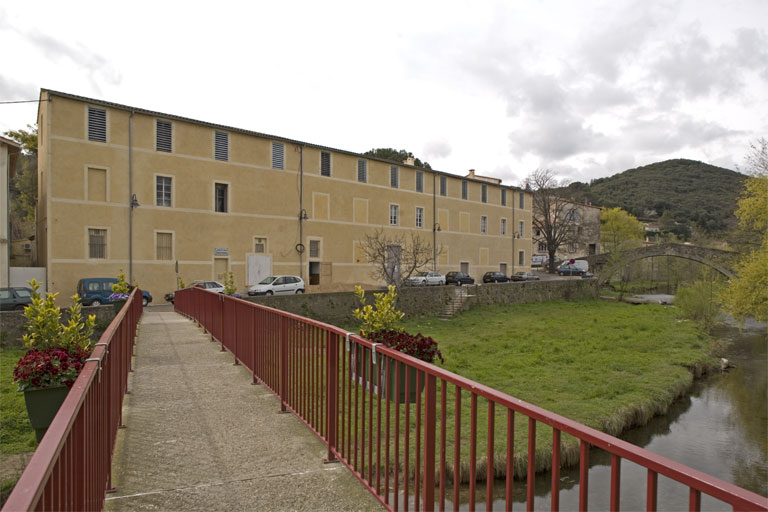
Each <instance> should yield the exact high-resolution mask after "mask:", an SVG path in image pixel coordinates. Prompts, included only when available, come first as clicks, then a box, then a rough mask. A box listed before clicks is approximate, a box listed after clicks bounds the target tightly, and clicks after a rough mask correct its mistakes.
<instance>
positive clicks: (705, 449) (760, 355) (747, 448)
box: [447, 324, 768, 510]
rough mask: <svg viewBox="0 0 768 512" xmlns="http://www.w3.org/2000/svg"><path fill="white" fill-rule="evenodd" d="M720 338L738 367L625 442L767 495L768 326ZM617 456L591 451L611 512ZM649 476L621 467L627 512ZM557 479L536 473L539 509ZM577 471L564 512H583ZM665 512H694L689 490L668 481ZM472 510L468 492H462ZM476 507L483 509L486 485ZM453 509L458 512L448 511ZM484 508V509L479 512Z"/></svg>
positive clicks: (520, 498) (719, 505)
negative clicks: (613, 462) (612, 458)
mask: <svg viewBox="0 0 768 512" xmlns="http://www.w3.org/2000/svg"><path fill="white" fill-rule="evenodd" d="M713 336H714V337H715V338H716V339H718V340H721V341H722V342H724V343H725V344H726V346H727V348H726V354H727V355H726V357H727V358H728V359H729V361H730V362H731V363H732V364H733V365H734V366H735V367H734V368H731V369H730V370H728V371H727V372H723V373H721V372H716V373H715V374H713V375H709V376H707V377H704V378H703V379H700V380H698V381H697V382H696V383H695V384H694V386H693V388H692V389H691V392H690V393H689V394H688V395H686V396H685V397H683V398H682V399H679V400H678V401H676V402H675V403H674V404H673V405H672V407H671V408H670V410H669V413H668V414H666V415H665V416H659V417H656V418H654V419H653V420H652V421H651V422H650V423H649V424H647V425H645V426H644V427H640V428H636V429H633V430H631V431H628V432H626V433H625V434H624V435H622V436H621V438H622V439H624V440H626V441H628V442H630V443H632V444H635V445H637V446H641V447H644V448H646V449H648V450H650V451H652V452H654V453H657V454H660V455H663V456H664V457H667V458H668V459H671V460H673V461H676V462H680V463H682V464H685V465H687V466H690V467H692V468H694V469H698V470H700V471H703V472H704V473H707V474H709V475H713V476H715V477H717V478H720V479H722V480H725V481H726V482H731V483H733V484H736V485H738V486H740V487H744V488H745V489H748V490H750V491H752V492H755V493H758V494H760V495H762V496H768V359H767V357H766V346H768V336H767V335H766V328H765V326H764V325H762V326H759V325H755V324H751V325H749V324H748V325H746V326H745V327H744V328H743V329H741V330H739V329H738V328H737V327H734V326H725V327H720V328H718V329H717V330H716V331H715V332H714V333H713ZM610 472H611V468H610V456H609V455H608V454H606V453H605V452H603V451H602V450H594V449H593V450H592V452H591V453H590V471H589V508H590V509H591V510H608V509H609V497H610V491H609V484H610V474H611V473H610ZM646 476H647V470H646V469H645V468H642V467H640V466H637V465H636V464H633V463H631V462H628V461H622V466H621V509H622V510H645V491H646ZM550 480H551V475H550V474H549V473H547V474H540V475H536V483H537V485H536V498H535V508H536V510H549V509H550V492H549V481H550ZM578 481H579V473H578V468H572V469H568V470H562V471H561V482H560V484H561V491H560V509H561V510H578V494H579V484H578ZM503 487H504V484H503V482H502V481H499V482H497V485H496V489H497V495H495V496H494V510H504V496H503ZM658 490H659V494H658V509H659V510H687V509H688V489H687V487H685V486H683V485H681V484H678V483H676V482H673V481H671V480H669V479H667V478H665V477H663V476H661V475H659V480H658ZM462 494H463V495H464V496H465V497H464V500H463V501H464V503H462V506H461V508H462V509H467V502H466V500H467V499H468V496H467V494H468V492H463V493H462ZM478 499H479V502H478V503H477V507H479V508H483V507H484V506H485V505H484V501H485V490H484V484H480V487H479V488H478ZM447 508H449V509H450V508H451V506H450V505H447ZM479 508H478V509H479ZM525 508H526V505H525V482H524V481H521V482H515V509H518V510H524V509H525ZM701 508H702V510H730V507H728V506H727V505H726V504H725V503H723V502H721V501H718V500H715V499H713V498H710V497H708V496H704V495H702V507H701Z"/></svg>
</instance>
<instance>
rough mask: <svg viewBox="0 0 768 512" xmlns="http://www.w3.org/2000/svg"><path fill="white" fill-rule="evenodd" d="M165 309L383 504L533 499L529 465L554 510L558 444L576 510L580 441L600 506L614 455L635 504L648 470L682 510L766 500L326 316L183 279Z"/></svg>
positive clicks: (752, 506) (617, 496)
mask: <svg viewBox="0 0 768 512" xmlns="http://www.w3.org/2000/svg"><path fill="white" fill-rule="evenodd" d="M175 308H176V310H177V311H178V312H180V313H182V314H184V315H186V316H188V317H190V318H192V319H195V320H196V321H197V322H198V323H199V324H200V325H201V326H202V327H203V328H204V329H205V330H206V331H208V332H209V333H210V334H211V336H212V341H217V342H219V343H220V344H221V347H222V350H228V351H229V352H231V353H232V354H233V355H234V358H235V362H236V363H241V364H243V365H244V366H245V367H247V368H248V369H249V370H250V371H251V373H252V374H253V378H254V382H259V383H262V384H264V385H266V386H267V387H268V388H269V389H270V390H272V392H274V393H275V394H276V395H278V397H279V398H280V400H281V410H283V411H290V412H292V413H294V414H295V415H296V416H297V417H298V418H299V419H300V420H301V421H302V422H304V423H305V424H306V425H307V427H309V428H310V429H311V430H312V431H313V432H315V434H316V435H317V436H319V437H320V438H321V439H322V440H323V441H324V442H325V444H326V445H327V447H328V455H327V460H328V461H340V462H341V463H343V464H344V465H346V466H347V467H348V468H349V469H350V470H351V471H352V473H353V474H354V475H355V476H356V477H357V478H358V479H359V480H360V481H361V482H362V483H363V485H365V486H366V488H368V489H369V490H370V492H371V493H373V494H374V496H376V498H377V499H378V500H379V501H380V502H381V503H382V504H383V505H384V506H385V507H386V508H388V509H390V510H396V511H398V510H409V509H413V510H419V509H424V510H432V509H435V508H437V509H440V510H444V509H445V508H446V506H448V507H449V508H453V510H458V509H459V506H460V504H461V503H462V501H463V502H465V503H468V505H467V508H468V509H469V510H474V509H475V507H476V506H481V507H482V506H484V507H485V509H486V510H492V509H493V507H494V505H495V506H496V508H503V509H504V510H511V509H512V504H513V496H514V490H515V486H518V485H520V486H523V485H524V486H525V493H524V495H525V507H526V509H527V510H533V509H534V505H535V500H536V494H537V491H536V478H537V470H538V469H541V468H542V467H547V466H551V477H550V478H549V480H550V482H549V492H550V497H549V500H550V506H551V509H552V510H559V508H560V499H559V497H560V485H561V475H560V468H561V466H563V463H564V462H566V461H565V460H564V457H563V455H564V454H568V456H567V457H566V458H568V462H574V463H575V462H578V465H579V476H578V485H579V491H578V508H579V510H587V509H588V506H589V502H588V501H589V496H590V494H589V483H590V482H589V466H590V463H589V459H590V452H591V451H593V450H592V449H599V450H604V451H605V452H607V453H608V454H609V456H610V483H609V486H608V489H609V491H608V493H609V494H610V496H609V497H607V500H608V501H607V505H608V506H609V507H610V509H611V510H619V509H620V505H621V468H622V461H624V462H625V463H626V462H627V461H629V462H631V463H634V464H637V465H639V466H640V467H642V468H643V469H642V470H643V473H644V476H645V480H646V484H645V489H646V493H645V495H646V498H645V502H646V503H645V505H646V508H647V510H655V509H656V508H657V504H658V489H659V485H660V482H659V475H662V476H663V477H666V479H671V480H672V481H675V482H679V483H680V484H682V485H681V486H679V488H680V490H681V491H682V492H683V493H687V494H688V498H687V501H688V507H689V509H690V510H699V509H700V507H701V499H702V495H708V496H711V497H713V498H715V499H717V500H720V501H721V502H724V503H721V504H720V505H721V508H722V507H724V506H726V504H727V505H728V506H730V507H732V508H733V509H734V510H768V499H766V498H764V497H762V496H759V495H757V494H755V493H752V492H750V491H747V490H744V489H742V488H739V487H737V486H735V485H733V484H730V483H727V482H724V481H722V480H719V479H717V478H714V477H712V476H709V475H706V474H704V473H702V472H700V471H696V470H694V469H692V468H689V467H686V466H684V465H682V464H678V463H676V462H673V461H671V460H669V459H666V458H664V457H662V456H659V455H656V454H654V453H651V452H649V451H647V450H644V449H642V448H639V447H637V446H634V445H632V444H629V443H627V442H625V441H622V440H620V439H617V438H615V437H612V436H609V435H607V434H604V433H602V432H600V431H597V430H595V429H592V428H590V427H587V426H585V425H582V424H580V423H577V422H575V421H572V420H569V419H568V418H565V417H563V416H559V415H557V414H553V413H551V412H549V411H546V410H544V409H541V408H539V407H536V406H534V405H531V404H528V403H526V402H523V401H522V400H518V399H516V398H514V397H511V396H509V395H507V394H505V393H501V392H499V391H497V390H494V389H491V388H489V387H487V386H483V385H482V384H479V383H477V382H473V381H471V380H468V379H465V378H463V377H461V376H459V375H456V374H454V373H451V372H448V371H445V370H443V369H441V368H439V367H437V366H433V365H431V364H428V363H424V362H422V361H419V360H417V359H414V358H412V357H409V356H407V355H404V354H402V353H400V352H398V351H395V350H392V349H390V348H388V347H386V346H383V345H380V344H373V343H371V342H369V341H368V340H366V339H364V338H362V337H360V336H357V335H353V334H350V333H347V332H346V331H344V330H342V329H339V328H337V327H333V326H331V325H327V324H323V323H321V322H317V321H314V320H310V319H307V318H302V317H300V316H297V315H293V314H290V313H286V312H283V311H279V310H275V309H271V308H268V307H265V306H261V305H256V304H253V303H250V302H247V301H243V300H239V299H235V298H232V297H228V296H224V295H221V294H215V293H212V292H207V291H204V290H202V289H195V288H193V289H186V290H181V291H178V292H177V293H176V297H175ZM545 436H546V437H549V438H551V440H552V446H553V447H554V449H553V450H551V452H552V454H551V460H550V459H549V455H548V454H549V449H548V448H547V449H546V450H537V439H539V440H540V441H541V440H542V439H543V438H544V437H545ZM544 453H546V455H544ZM516 475H519V476H520V477H522V476H524V477H525V481H524V482H520V481H516V480H515V477H516ZM539 478H541V476H540V475H539ZM467 495H468V496H467ZM483 502H484V503H483ZM494 502H496V503H494ZM600 508H606V507H603V506H600Z"/></svg>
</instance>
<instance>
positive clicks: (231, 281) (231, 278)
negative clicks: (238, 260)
mask: <svg viewBox="0 0 768 512" xmlns="http://www.w3.org/2000/svg"><path fill="white" fill-rule="evenodd" d="M224 293H225V294H227V295H232V296H233V297H234V296H236V295H237V287H236V286H235V274H234V272H227V273H226V274H225V275H224ZM237 296H238V297H239V295H237Z"/></svg>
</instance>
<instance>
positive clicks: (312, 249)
mask: <svg viewBox="0 0 768 512" xmlns="http://www.w3.org/2000/svg"><path fill="white" fill-rule="evenodd" d="M309 257H310V258H319V257H320V240H310V241H309Z"/></svg>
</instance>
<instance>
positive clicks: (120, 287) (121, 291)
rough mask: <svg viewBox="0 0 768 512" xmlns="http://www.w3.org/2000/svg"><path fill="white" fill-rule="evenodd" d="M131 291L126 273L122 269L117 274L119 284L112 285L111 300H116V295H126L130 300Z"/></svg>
mask: <svg viewBox="0 0 768 512" xmlns="http://www.w3.org/2000/svg"><path fill="white" fill-rule="evenodd" d="M130 292H131V289H130V288H129V287H128V282H127V281H126V280H125V271H124V270H123V269H120V272H118V273H117V282H116V283H115V284H113V285H112V295H110V296H109V298H110V300H115V299H113V298H112V297H113V296H115V295H125V298H126V299H127V298H128V295H129V294H130Z"/></svg>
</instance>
